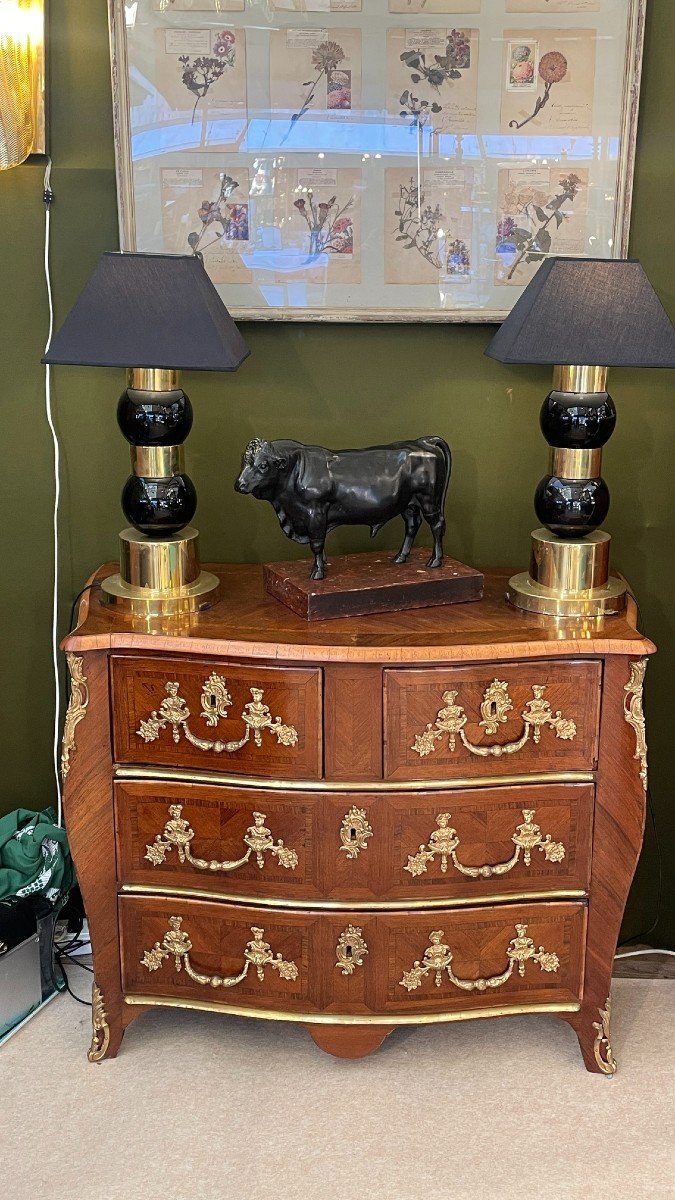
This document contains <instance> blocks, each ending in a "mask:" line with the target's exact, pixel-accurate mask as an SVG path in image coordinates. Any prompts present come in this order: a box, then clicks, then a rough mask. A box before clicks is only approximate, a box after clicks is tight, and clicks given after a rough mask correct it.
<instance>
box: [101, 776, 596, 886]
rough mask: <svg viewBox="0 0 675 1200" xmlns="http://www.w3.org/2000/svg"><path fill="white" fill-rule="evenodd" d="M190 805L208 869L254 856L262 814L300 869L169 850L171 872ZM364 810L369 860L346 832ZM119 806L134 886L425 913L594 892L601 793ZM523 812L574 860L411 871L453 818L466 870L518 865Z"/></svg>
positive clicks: (192, 796) (123, 851)
mask: <svg viewBox="0 0 675 1200" xmlns="http://www.w3.org/2000/svg"><path fill="white" fill-rule="evenodd" d="M175 805H180V806H181V809H182V811H181V814H180V818H179V819H180V820H184V821H187V822H189V825H190V828H191V829H192V830H193V832H194V837H193V838H192V839H191V841H190V851H191V853H192V855H193V857H195V858H201V859H203V860H218V861H223V860H229V861H230V862H236V861H237V860H239V859H240V858H241V857H242V855H243V854H244V853H245V852H246V849H247V845H246V843H245V841H244V837H245V836H246V833H247V829H248V828H249V827H250V826H252V825H253V822H254V817H253V813H254V811H256V810H262V812H263V814H264V817H265V826H266V827H267V828H268V829H269V831H270V834H271V835H272V838H273V840H274V842H275V843H278V841H279V839H281V840H283V843H284V846H285V847H286V848H288V849H291V850H295V851H296V854H297V862H296V864H295V865H294V866H293V867H292V869H289V868H285V867H284V866H283V865H281V863H280V862H279V858H278V856H275V855H274V854H273V853H271V852H269V851H267V852H265V854H264V855H263V866H262V867H259V866H258V865H257V861H256V858H255V856H254V855H251V857H250V859H249V861H248V862H246V863H244V864H242V865H241V866H239V867H237V868H236V869H234V870H231V871H224V870H217V869H212V870H207V869H199V868H196V867H195V866H194V865H193V864H191V863H190V862H189V861H183V862H181V861H180V857H179V854H178V851H177V848H176V846H175V844H173V845H172V844H171V843H170V842H167V841H166V839H165V838H164V839H163V841H164V845H165V847H167V849H166V851H165V854H164V861H162V862H159V863H157V864H154V865H153V863H152V862H151V861H150V860H149V859H148V857H147V853H148V846H152V845H153V843H156V839H157V835H158V834H159V835H160V836H161V835H162V831H163V830H164V827H165V824H166V822H167V820H169V818H170V813H169V807H170V806H175ZM352 806H354V807H356V808H358V809H361V810H362V811H364V812H365V813H366V816H367V820H368V822H369V823H370V826H371V829H372V837H370V838H369V839H368V840H367V843H366V847H365V849H363V850H361V851H360V852H359V853H358V854H357V855H355V856H354V857H350V856H349V855H348V854H347V853H346V851H345V848H344V846H343V843H342V841H341V838H340V832H341V828H342V822H343V820H344V818H345V817H346V815H347V814H348V812H349V811H350V809H351V808H352ZM115 807H116V827H117V845H118V860H119V875H120V881H121V882H122V883H123V884H124V885H135V886H138V885H141V886H144V887H153V888H156V889H157V890H158V891H161V890H168V889H171V888H173V887H178V888H191V889H194V890H198V891H205V892H212V893H213V894H214V896H217V895H218V894H221V895H222V894H225V895H229V896H230V897H236V896H242V897H244V898H246V899H251V897H260V899H261V900H264V899H267V900H270V899H277V900H279V901H282V902H284V903H286V904H289V905H292V904H293V903H295V902H297V901H308V902H309V901H314V902H316V901H324V902H331V903H337V902H342V903H347V904H352V905H356V904H358V903H368V902H375V903H385V902H387V903H396V904H405V903H406V902H410V901H414V902H415V903H416V904H420V903H426V902H429V901H430V900H433V901H435V902H438V901H441V900H443V901H448V902H450V901H458V900H461V901H462V902H464V903H466V902H472V901H477V902H478V901H480V900H481V899H483V898H485V897H490V896H494V895H495V894H498V895H500V896H509V895H510V894H513V893H518V894H521V895H522V894H523V893H527V892H536V893H541V892H547V891H551V892H560V891H582V892H583V891H586V890H587V889H588V885H589V876H590V860H591V831H592V820H593V785H592V784H537V785H531V786H529V785H525V786H520V787H501V788H496V787H493V788H467V789H458V790H457V791H454V792H452V793H448V792H422V793H418V794H417V795H411V794H408V793H373V792H356V791H355V792H343V793H339V794H336V793H330V792H326V793H323V794H322V793H321V792H319V793H307V792H305V793H302V792H292V793H291V792H283V791H275V790H272V791H268V790H266V791H265V792H258V791H256V790H255V789H252V788H232V787H224V786H218V785H216V786H208V785H203V784H179V783H172V782H171V781H170V780H166V781H162V782H152V783H150V782H147V781H144V782H133V781H124V782H117V783H116V784H115ZM523 810H525V811H528V810H529V811H532V810H534V817H533V820H534V821H535V822H536V823H537V824H538V825H539V826H540V829H541V836H542V838H545V837H546V836H547V835H548V836H549V837H550V839H551V840H552V841H553V842H554V843H557V844H558V846H561V847H562V851H563V857H562V858H558V855H557V854H556V858H557V859H558V860H557V861H549V860H548V859H547V858H546V856H545V854H544V852H543V851H542V850H540V849H537V848H536V847H535V848H533V849H532V850H531V861H530V863H529V865H527V864H526V862H525V855H524V853H523V852H522V851H521V854H520V857H519V860H518V862H516V863H515V865H514V866H513V867H512V868H511V869H510V870H509V871H508V872H506V873H504V874H502V873H500V871H499V869H498V870H497V871H496V873H495V874H492V873H491V872H490V871H489V869H486V871H485V873H484V874H483V876H482V877H479V878H475V879H472V878H468V877H467V876H465V875H463V874H462V873H461V872H460V871H459V870H458V869H457V868H456V867H455V865H454V864H453V862H452V860H451V859H449V860H447V861H446V864H445V866H446V870H443V861H442V858H441V855H440V854H439V853H436V854H435V856H434V860H433V861H431V862H427V863H426V864H425V868H426V869H424V870H423V871H422V872H421V873H420V874H417V875H413V874H411V873H410V871H408V870H406V867H407V866H408V865H409V857H410V856H414V855H416V854H417V852H418V850H419V847H420V846H421V845H423V844H426V845H428V844H429V842H430V839H431V837H432V833H433V831H434V830H436V831H437V830H438V824H437V820H436V818H437V816H438V815H439V814H443V813H450V815H451V824H452V826H453V827H454V828H455V830H456V836H457V838H458V839H459V845H458V847H457V851H456V853H457V858H458V860H459V862H461V863H462V864H463V865H464V866H465V867H468V868H471V867H478V866H484V865H485V864H495V865H498V864H500V863H504V862H508V860H510V859H511V858H512V856H513V854H514V850H515V845H514V841H513V835H514V833H515V832H516V829H517V827H518V826H520V825H522V823H523V821H524V819H525V818H524V815H523Z"/></svg>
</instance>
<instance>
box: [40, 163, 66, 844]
mask: <svg viewBox="0 0 675 1200" xmlns="http://www.w3.org/2000/svg"><path fill="white" fill-rule="evenodd" d="M51 175H52V160H51V158H48V159H47V166H46V168H45V176H44V184H43V192H42V198H43V200H44V205H45V253H44V271H45V285H46V288H47V303H48V305H49V330H48V333H47V342H46V345H45V353H46V352H47V350H48V349H49V343H50V342H51V340H52V333H53V331H54V298H53V295H52V280H51V273H50V267H49V248H50V233H51V230H50V223H51V206H52V201H53V199H54V193H53V191H52V188H51ZM51 370H52V369H51V367H50V366H49V364H46V365H45V411H46V414H47V424H48V425H49V431H50V433H51V435H52V445H53V450H54V509H53V518H52V528H53V567H54V588H53V593H52V666H53V672H54V742H53V757H54V780H55V782H56V796H57V814H58V815H57V824H58V825H61V824H62V822H63V803H62V794H61V774H60V770H59V746H60V741H61V689H60V684H59V502H60V499H61V463H60V448H59V439H58V435H57V432H56V426H55V424H54V413H53V410H52V377H51Z"/></svg>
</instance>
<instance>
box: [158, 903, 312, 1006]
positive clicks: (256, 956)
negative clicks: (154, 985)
mask: <svg viewBox="0 0 675 1200" xmlns="http://www.w3.org/2000/svg"><path fill="white" fill-rule="evenodd" d="M182 924H183V918H182V917H169V929H168V930H167V932H166V933H165V934H164V937H163V939H162V941H161V942H155V944H154V946H153V947H152V949H151V950H146V951H145V953H144V954H143V957H142V959H141V964H142V966H144V967H145V968H146V969H147V970H148V971H158V970H159V968H160V967H161V966H162V964H163V962H164V960H165V959H167V958H171V957H173V959H174V962H175V967H176V970H177V971H181V970H182V969H183V967H184V968H185V974H186V975H189V977H190V979H193V980H194V982H195V983H199V984H202V985H203V986H204V987H212V988H221V987H222V988H230V987H236V985H237V984H238V983H241V982H242V980H244V979H245V978H246V976H247V975H248V973H249V970H250V968H251V967H255V970H256V974H257V976H258V979H260V980H261V981H262V980H264V978H265V967H272V968H273V970H275V971H278V972H279V975H280V977H281V978H282V979H297V978H298V968H297V967H296V965H295V963H294V962H286V961H285V960H284V959H283V958H282V957H281V955H280V954H276V955H275V954H273V953H272V950H271V947H270V944H269V942H265V941H264V940H263V937H264V933H265V930H264V929H259V928H257V927H256V926H255V925H252V926H251V933H252V934H253V937H252V939H251V941H250V942H247V944H246V947H245V949H244V965H243V967H242V969H241V971H240V972H239V973H238V975H205V974H203V972H202V971H197V970H195V968H194V967H193V965H192V963H191V961H190V951H191V949H192V942H191V941H190V938H189V937H188V935H187V933H186V932H185V930H184V929H181V925H182Z"/></svg>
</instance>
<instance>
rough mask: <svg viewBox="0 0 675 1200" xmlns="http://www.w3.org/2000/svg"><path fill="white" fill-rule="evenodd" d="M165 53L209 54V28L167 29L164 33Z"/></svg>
mask: <svg viewBox="0 0 675 1200" xmlns="http://www.w3.org/2000/svg"><path fill="white" fill-rule="evenodd" d="M164 48H165V50H166V53H167V54H210V53H211V30H210V29H167V30H166V32H165V34H164Z"/></svg>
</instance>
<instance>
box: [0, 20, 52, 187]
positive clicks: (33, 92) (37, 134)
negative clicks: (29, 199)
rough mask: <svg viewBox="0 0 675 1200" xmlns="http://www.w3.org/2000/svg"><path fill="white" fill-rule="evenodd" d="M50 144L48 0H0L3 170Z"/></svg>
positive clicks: (0, 155)
mask: <svg viewBox="0 0 675 1200" xmlns="http://www.w3.org/2000/svg"><path fill="white" fill-rule="evenodd" d="M46 149H47V145H46V121H45V0H0V171H6V170H8V168H9V167H18V166H19V164H20V163H22V162H25V160H26V159H27V158H28V157H29V156H30V155H31V154H45V153H46Z"/></svg>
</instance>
